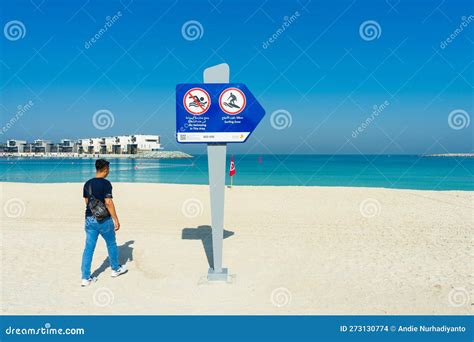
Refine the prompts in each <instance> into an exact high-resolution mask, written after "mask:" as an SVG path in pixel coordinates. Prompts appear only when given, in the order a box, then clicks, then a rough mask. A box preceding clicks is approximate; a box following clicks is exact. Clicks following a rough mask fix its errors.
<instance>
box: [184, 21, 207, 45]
mask: <svg viewBox="0 0 474 342" xmlns="http://www.w3.org/2000/svg"><path fill="white" fill-rule="evenodd" d="M181 34H182V35H183V38H184V39H186V40H189V41H192V40H197V39H201V38H202V36H203V34H204V28H203V27H202V25H201V23H200V22H199V21H197V20H189V21H187V22H185V23H184V24H183V26H182V27H181Z"/></svg>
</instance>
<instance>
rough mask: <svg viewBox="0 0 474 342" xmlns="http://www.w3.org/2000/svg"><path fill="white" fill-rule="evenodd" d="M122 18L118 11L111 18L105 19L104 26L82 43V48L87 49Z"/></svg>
mask: <svg viewBox="0 0 474 342" xmlns="http://www.w3.org/2000/svg"><path fill="white" fill-rule="evenodd" d="M121 17H122V12H120V11H118V12H117V13H115V14H114V15H113V16H107V17H106V18H105V24H104V25H103V26H102V27H101V28H100V29H99V30H98V31H97V33H96V34H94V35H93V36H92V37H91V38H90V39H89V40H87V41H86V42H84V48H86V49H89V48H90V47H92V45H94V44H95V43H96V42H97V41H99V39H100V38H102V36H103V35H104V34H105V33H106V32H107V31H108V30H109V29H110V28H111V27H112V26H113V25H114V24H115V23H116V22H117V21H118V20H119V19H120V18H121Z"/></svg>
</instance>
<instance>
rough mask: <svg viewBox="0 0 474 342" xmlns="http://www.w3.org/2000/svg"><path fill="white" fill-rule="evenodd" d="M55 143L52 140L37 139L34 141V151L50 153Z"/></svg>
mask: <svg viewBox="0 0 474 342" xmlns="http://www.w3.org/2000/svg"><path fill="white" fill-rule="evenodd" d="M52 146H53V143H52V142H51V141H50V140H43V139H36V140H35V141H34V142H33V152H35V153H48V152H51V148H52Z"/></svg>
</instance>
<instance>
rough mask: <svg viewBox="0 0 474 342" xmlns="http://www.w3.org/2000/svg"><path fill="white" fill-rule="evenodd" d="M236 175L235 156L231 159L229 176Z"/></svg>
mask: <svg viewBox="0 0 474 342" xmlns="http://www.w3.org/2000/svg"><path fill="white" fill-rule="evenodd" d="M233 175H235V163H234V156H232V158H231V159H230V171H229V176H231V177H232V176H233Z"/></svg>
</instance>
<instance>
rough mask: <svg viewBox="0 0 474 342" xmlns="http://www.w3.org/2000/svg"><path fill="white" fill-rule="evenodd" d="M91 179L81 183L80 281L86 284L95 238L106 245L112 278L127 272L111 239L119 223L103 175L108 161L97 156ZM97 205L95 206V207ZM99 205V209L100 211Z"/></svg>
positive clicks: (83, 284) (90, 279)
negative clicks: (83, 216)
mask: <svg viewBox="0 0 474 342" xmlns="http://www.w3.org/2000/svg"><path fill="white" fill-rule="evenodd" d="M95 169H96V174H95V178H92V179H89V180H88V181H87V182H86V183H85V184H84V189H83V197H84V200H85V202H86V223H85V231H86V244H85V247H84V253H83V254H82V267H81V270H82V283H81V286H88V285H90V284H91V282H92V278H91V263H92V257H93V256H94V250H95V246H96V243H97V238H98V237H99V235H100V236H102V238H103V239H104V240H105V243H106V245H107V251H108V253H109V261H110V266H111V268H112V274H111V276H112V277H118V276H119V275H121V274H124V273H126V272H127V269H126V267H125V266H121V265H119V264H118V248H117V243H116V241H115V232H116V231H118V230H119V229H120V222H119V219H118V217H117V213H116V211H115V206H114V202H113V199H112V184H111V183H110V182H109V181H108V180H106V179H105V178H106V177H107V176H108V174H109V171H110V168H109V162H108V161H106V160H104V159H98V160H97V161H96V162H95ZM97 208H99V209H97ZM101 208H102V211H101V210H100V209H101Z"/></svg>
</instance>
